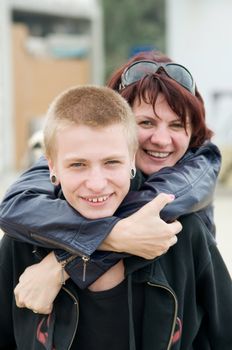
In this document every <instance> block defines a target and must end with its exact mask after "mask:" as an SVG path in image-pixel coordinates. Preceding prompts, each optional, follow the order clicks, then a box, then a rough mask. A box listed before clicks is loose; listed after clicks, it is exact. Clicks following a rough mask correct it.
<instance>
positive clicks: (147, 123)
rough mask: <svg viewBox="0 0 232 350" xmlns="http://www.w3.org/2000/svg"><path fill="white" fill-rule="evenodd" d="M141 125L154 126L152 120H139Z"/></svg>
mask: <svg viewBox="0 0 232 350" xmlns="http://www.w3.org/2000/svg"><path fill="white" fill-rule="evenodd" d="M139 125H140V126H142V127H149V126H152V125H153V124H152V122H151V121H150V120H142V121H141V122H139Z"/></svg>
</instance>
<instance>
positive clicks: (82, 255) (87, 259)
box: [31, 233, 90, 284]
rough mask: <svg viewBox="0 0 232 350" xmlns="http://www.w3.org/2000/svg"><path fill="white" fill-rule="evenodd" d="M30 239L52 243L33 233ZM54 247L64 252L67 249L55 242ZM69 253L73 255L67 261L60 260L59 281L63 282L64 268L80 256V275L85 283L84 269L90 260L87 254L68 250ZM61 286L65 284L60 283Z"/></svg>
mask: <svg viewBox="0 0 232 350" xmlns="http://www.w3.org/2000/svg"><path fill="white" fill-rule="evenodd" d="M31 236H32V237H35V238H36V239H37V240H38V241H42V242H47V243H53V241H51V240H50V239H49V238H45V237H41V236H38V235H37V234H36V233H33V234H31ZM56 246H57V248H61V249H64V250H67V247H66V246H64V245H63V244H62V243H58V242H56ZM69 253H71V254H74V255H73V256H70V257H69V258H68V259H64V260H61V261H60V264H61V267H62V271H61V273H62V276H61V279H62V281H64V276H63V273H64V271H63V269H64V268H65V266H66V265H67V264H68V263H69V262H71V261H72V260H74V259H75V258H76V257H77V256H80V257H81V259H82V262H83V274H82V281H83V282H85V279H86V269H87V263H88V262H89V260H90V256H89V255H87V254H83V253H80V252H78V253H77V252H76V250H75V252H74V251H73V250H72V249H70V250H69ZM62 284H65V283H64V282H62Z"/></svg>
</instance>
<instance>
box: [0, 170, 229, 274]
mask: <svg viewBox="0 0 232 350" xmlns="http://www.w3.org/2000/svg"><path fill="white" fill-rule="evenodd" d="M14 178H15V175H14V174H8V175H7V176H6V175H5V176H4V175H2V176H1V180H0V199H1V198H2V196H3V194H4V192H5V190H6V188H7V187H8V186H9V184H10V183H12V182H13V180H14ZM215 221H216V226H217V242H218V246H219V249H220V251H221V254H222V256H223V258H224V260H225V262H226V265H227V267H228V269H229V271H230V273H231V275H232V188H218V190H217V191H216V195H215ZM0 236H1V233H0Z"/></svg>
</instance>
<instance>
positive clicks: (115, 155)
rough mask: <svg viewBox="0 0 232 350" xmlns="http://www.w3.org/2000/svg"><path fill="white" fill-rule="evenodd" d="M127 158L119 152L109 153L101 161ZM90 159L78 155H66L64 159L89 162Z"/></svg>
mask: <svg viewBox="0 0 232 350" xmlns="http://www.w3.org/2000/svg"><path fill="white" fill-rule="evenodd" d="M115 158H117V159H125V158H126V157H125V156H124V155H123V156H122V155H119V154H117V153H116V154H112V155H109V156H108V157H105V158H102V159H101V161H107V160H111V159H115ZM88 160H89V159H87V158H78V157H76V156H70V157H66V158H64V161H65V162H80V163H82V162H88Z"/></svg>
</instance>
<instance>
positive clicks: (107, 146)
mask: <svg viewBox="0 0 232 350" xmlns="http://www.w3.org/2000/svg"><path fill="white" fill-rule="evenodd" d="M56 150H57V154H56V158H55V160H54V162H52V161H49V165H50V170H51V171H52V173H53V174H55V175H56V176H57V179H58V181H59V182H60V184H61V187H62V191H63V194H64V196H65V198H66V200H67V201H68V202H69V204H70V205H71V206H72V207H73V208H74V209H76V210H77V211H78V212H79V213H80V214H81V215H83V216H85V217H86V218H89V219H96V218H102V217H107V216H112V215H113V213H114V212H115V210H116V209H117V208H118V206H119V205H120V203H121V202H122V200H123V198H124V197H125V195H126V194H127V192H128V191H129V187H130V171H131V168H132V167H133V161H132V159H131V158H132V157H131V156H130V153H129V150H128V143H127V140H126V137H125V132H124V130H123V127H122V125H118V124H115V125H111V126H107V127H101V128H90V127H88V126H84V125H73V126H68V127H66V128H64V129H62V131H59V132H58V133H57V137H56Z"/></svg>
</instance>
